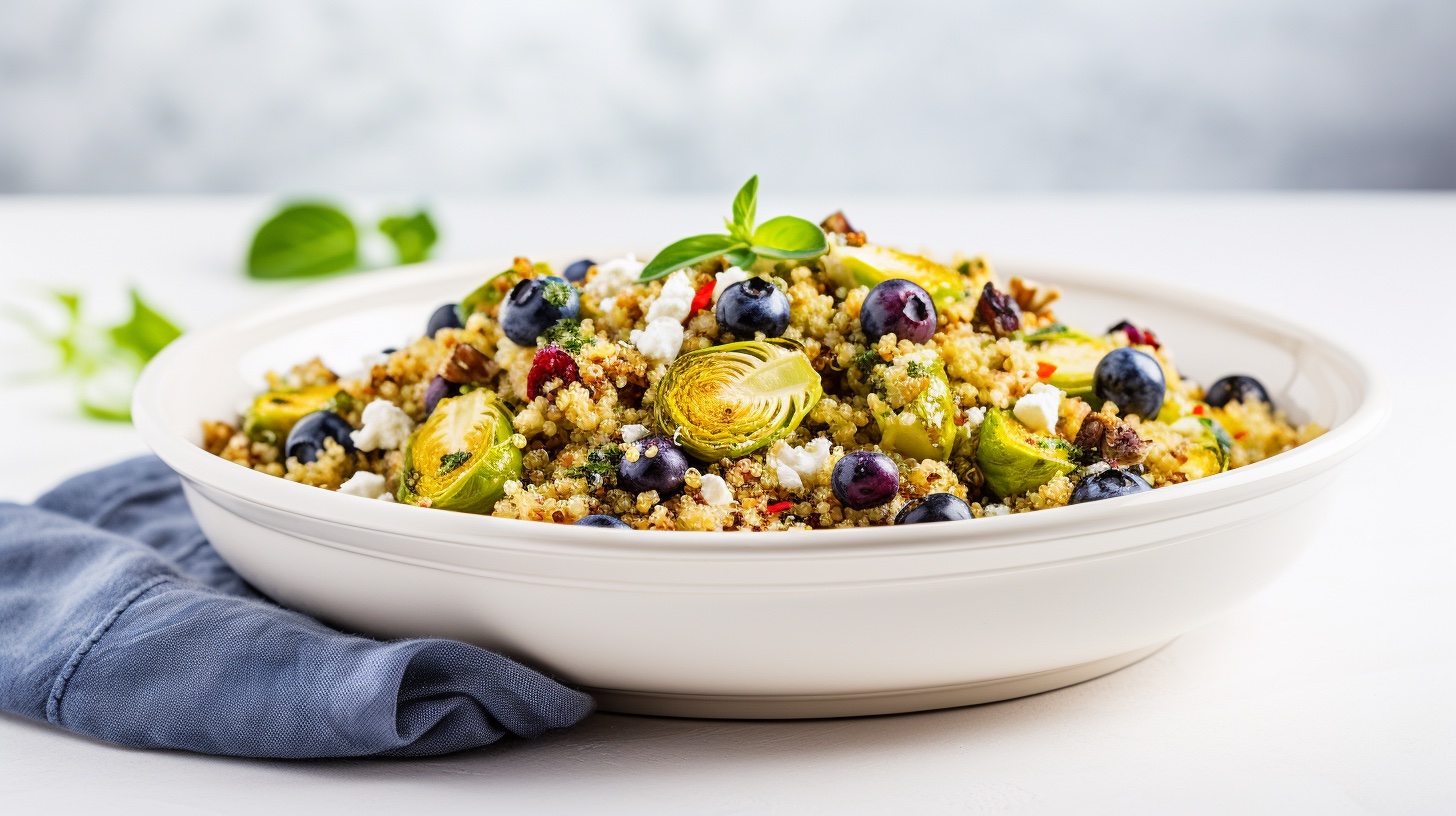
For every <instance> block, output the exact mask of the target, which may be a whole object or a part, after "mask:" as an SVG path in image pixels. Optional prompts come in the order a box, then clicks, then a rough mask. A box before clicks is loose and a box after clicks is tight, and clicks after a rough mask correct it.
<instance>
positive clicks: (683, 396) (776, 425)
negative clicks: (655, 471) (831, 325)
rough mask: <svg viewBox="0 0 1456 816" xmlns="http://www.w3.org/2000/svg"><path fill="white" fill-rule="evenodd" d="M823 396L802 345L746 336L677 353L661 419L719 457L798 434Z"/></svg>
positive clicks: (664, 387)
mask: <svg viewBox="0 0 1456 816" xmlns="http://www.w3.org/2000/svg"><path fill="white" fill-rule="evenodd" d="M823 394H824V388H823V386H822V385H821V384H820V382H819V372H817V371H815V370H814V366H813V365H812V364H810V362H809V358H808V357H806V356H805V355H804V352H803V350H802V349H801V348H800V347H799V345H798V344H797V343H793V342H790V341H788V340H746V341H743V342H739V343H728V344H726V345H722V346H714V347H712V348H707V349H700V350H698V351H690V352H688V353H687V354H684V355H682V356H681V357H679V358H677V360H675V361H674V362H673V364H672V365H671V366H669V367H668V369H667V373H666V374H664V375H663V377H662V380H661V382H659V383H658V385H657V401H656V410H657V421H658V423H659V424H660V425H661V426H662V428H663V431H664V432H665V433H666V434H667V435H668V436H669V437H671V438H673V439H674V440H676V441H677V442H678V444H680V445H682V446H683V447H684V448H686V449H687V450H688V452H689V453H691V454H692V455H694V456H696V457H698V458H699V459H702V460H704V461H708V462H716V461H718V460H719V459H723V458H724V457H730V456H743V455H744V454H747V453H750V452H752V451H755V450H758V449H759V448H762V447H764V446H765V445H768V444H770V443H772V442H773V441H774V440H776V439H778V438H780V437H782V436H785V435H786V434H789V433H791V432H793V430H794V429H795V428H797V427H799V423H800V422H801V421H802V420H803V419H804V417H805V416H806V415H807V414H808V413H809V410H810V409H811V408H813V407H814V404H815V403H817V402H818V401H819V398H820V397H821V396H823Z"/></svg>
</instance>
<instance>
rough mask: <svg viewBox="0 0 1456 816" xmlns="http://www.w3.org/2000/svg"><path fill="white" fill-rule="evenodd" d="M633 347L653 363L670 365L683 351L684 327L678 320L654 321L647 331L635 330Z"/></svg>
mask: <svg viewBox="0 0 1456 816" xmlns="http://www.w3.org/2000/svg"><path fill="white" fill-rule="evenodd" d="M630 337H631V340H632V345H634V346H636V347H637V350H638V351H640V352H642V356H644V357H646V358H647V359H649V360H652V361H653V362H658V363H670V362H672V361H673V360H675V359H677V353H678V352H679V351H682V343H683V327H682V324H681V323H679V322H677V321H676V320H654V321H652V322H651V323H648V324H647V328H645V329H633V330H632V334H631V335H630Z"/></svg>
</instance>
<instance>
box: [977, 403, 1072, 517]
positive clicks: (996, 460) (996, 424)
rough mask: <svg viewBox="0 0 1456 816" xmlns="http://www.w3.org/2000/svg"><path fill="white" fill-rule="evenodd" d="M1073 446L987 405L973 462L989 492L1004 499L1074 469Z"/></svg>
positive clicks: (1039, 485)
mask: <svg viewBox="0 0 1456 816" xmlns="http://www.w3.org/2000/svg"><path fill="white" fill-rule="evenodd" d="M1076 455H1077V448H1076V447H1075V446H1073V445H1072V444H1071V443H1070V442H1068V441H1067V440H1065V439H1062V438H1061V437H1058V436H1042V435H1041V434H1038V433H1035V432H1033V431H1032V430H1031V429H1030V428H1028V427H1026V426H1025V425H1022V424H1021V423H1020V422H1017V421H1016V419H1015V418H1014V417H1012V416H1011V414H1010V413H1009V412H1007V411H1003V410H1001V409H999V408H990V409H987V411H986V419H985V421H983V422H982V423H981V441H980V443H979V444H978V445H977V447H976V464H978V465H980V466H981V476H982V477H983V478H984V479H985V484H986V487H988V488H990V490H991V492H992V493H995V494H996V495H997V496H1000V497H1002V498H1005V497H1007V496H1015V495H1017V494H1019V493H1025V492H1026V491H1028V490H1035V489H1036V488H1038V487H1041V486H1042V485H1044V484H1046V483H1047V482H1049V481H1051V480H1052V479H1054V478H1056V477H1057V476H1060V475H1062V474H1065V473H1071V472H1072V471H1073V470H1076V469H1077V464H1076V462H1075V461H1073V460H1074V459H1075V458H1076Z"/></svg>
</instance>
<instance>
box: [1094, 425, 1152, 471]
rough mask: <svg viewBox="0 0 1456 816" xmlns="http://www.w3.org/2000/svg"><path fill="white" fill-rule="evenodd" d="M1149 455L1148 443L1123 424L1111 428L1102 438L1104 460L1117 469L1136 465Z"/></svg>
mask: <svg viewBox="0 0 1456 816" xmlns="http://www.w3.org/2000/svg"><path fill="white" fill-rule="evenodd" d="M1089 419H1090V417H1089ZM1147 455H1148V443H1146V442H1144V441H1143V440H1142V437H1140V436H1138V435H1137V431H1134V430H1133V429H1132V428H1131V427H1130V426H1128V425H1125V424H1123V423H1121V422H1119V423H1117V424H1116V425H1113V426H1112V427H1109V428H1108V429H1107V433H1106V434H1105V435H1104V436H1103V437H1102V458H1103V459H1104V460H1106V462H1107V463H1108V464H1109V465H1115V466H1117V467H1127V466H1128V465H1135V464H1137V463H1139V462H1141V461H1142V460H1143V459H1144V458H1146V457H1147Z"/></svg>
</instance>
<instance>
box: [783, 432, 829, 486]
mask: <svg viewBox="0 0 1456 816" xmlns="http://www.w3.org/2000/svg"><path fill="white" fill-rule="evenodd" d="M827 461H829V440H828V439H822V438H821V439H815V440H813V441H811V442H810V443H809V444H807V445H803V446H801V447H793V446H790V445H789V444H788V443H787V442H782V441H781V442H779V443H778V444H776V445H774V447H773V450H771V451H769V454H768V466H769V467H771V468H773V469H774V473H775V475H777V476H778V478H779V485H780V486H782V487H783V488H784V489H786V490H799V489H800V488H802V487H803V486H804V480H805V479H812V478H813V477H814V476H816V475H817V474H818V473H819V471H820V470H822V469H823V467H824V463H825V462H827Z"/></svg>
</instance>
